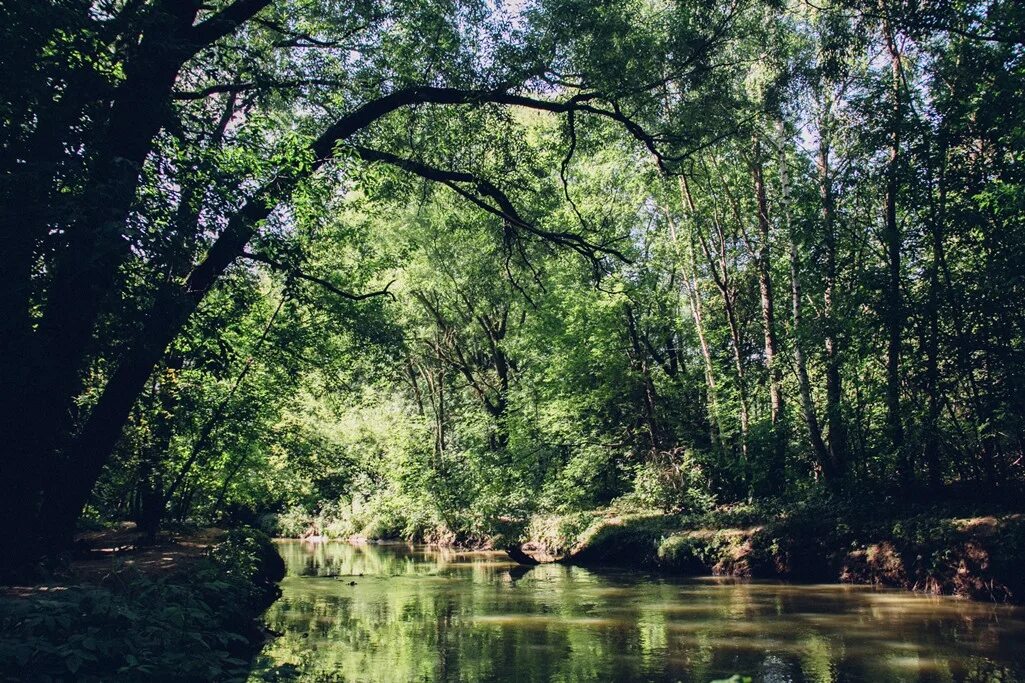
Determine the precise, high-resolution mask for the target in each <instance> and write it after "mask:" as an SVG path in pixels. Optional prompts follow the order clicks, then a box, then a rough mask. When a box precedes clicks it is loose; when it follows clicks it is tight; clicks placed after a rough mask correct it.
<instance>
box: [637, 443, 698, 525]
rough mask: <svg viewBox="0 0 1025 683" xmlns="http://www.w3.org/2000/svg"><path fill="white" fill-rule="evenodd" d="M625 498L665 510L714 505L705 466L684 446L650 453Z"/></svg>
mask: <svg viewBox="0 0 1025 683" xmlns="http://www.w3.org/2000/svg"><path fill="white" fill-rule="evenodd" d="M624 499H625V500H627V501H629V502H633V503H635V504H636V506H637V507H639V508H642V509H643V508H658V509H660V510H664V511H665V512H704V511H707V510H710V509H711V508H712V506H714V505H715V495H714V494H713V493H712V492H711V487H710V486H709V484H708V481H707V478H706V477H705V474H704V470H703V469H702V467H701V465H700V464H699V463H698V462H697V460H696V459H695V458H694V457H693V455H692V454H691V452H690V451H687V450H683V449H676V450H673V451H666V452H660V453H653V454H652V455H651V457H649V458H648V459H647V460H646V461H645V462H644V463H643V464H641V465H640V466H638V468H637V471H636V475H635V477H634V489H633V491H632V492H631V493H630V494H628V495H627V496H624Z"/></svg>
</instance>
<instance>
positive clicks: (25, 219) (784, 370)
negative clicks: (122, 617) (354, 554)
mask: <svg viewBox="0 0 1025 683" xmlns="http://www.w3.org/2000/svg"><path fill="white" fill-rule="evenodd" d="M0 16H2V17H3V21H2V22H0V35H2V44H3V46H4V47H3V49H2V50H0V121H2V128H0V167H2V170H0V238H2V242H0V243H2V245H3V246H2V254H0V259H2V263H3V264H4V275H3V277H2V278H0V288H2V291H0V307H2V310H0V344H2V349H0V415H3V419H2V420H0V443H2V444H3V452H2V455H0V529H2V532H3V537H4V540H5V543H4V545H5V556H4V558H3V569H4V571H3V572H2V574H3V575H4V576H5V577H7V578H8V579H11V577H16V578H17V577H24V576H26V574H28V575H31V574H32V573H33V572H35V571H38V567H40V566H49V567H52V566H59V565H60V564H61V562H65V561H67V558H68V557H69V556H70V555H72V554H73V548H74V541H75V538H76V533H79V532H82V531H88V530H95V529H101V528H109V527H110V526H111V525H115V524H120V523H124V522H134V523H135V525H136V526H137V528H138V529H139V530H141V531H143V532H145V533H146V534H147V535H148V536H149V538H151V539H155V538H157V537H158V535H160V534H162V533H165V532H169V531H174V530H177V529H182V528H186V527H188V526H189V525H192V526H193V527H195V526H197V525H198V526H211V525H217V526H236V525H238V524H243V523H244V524H250V525H254V526H262V527H263V528H264V529H265V530H266V531H268V532H269V533H271V534H273V535H278V536H292V537H300V536H311V535H312V536H316V537H329V538H336V539H353V538H355V539H371V540H373V539H402V540H406V541H411V542H418V543H433V544H439V545H449V546H461V547H477V548H480V547H494V548H504V547H507V546H517V547H518V545H519V544H521V543H523V542H525V541H529V540H532V539H534V540H536V539H537V538H538V533H539V531H538V530H539V529H543V528H544V527H545V526H546V525H548V526H549V527H550V526H551V525H553V524H554V525H558V524H562V525H563V527H566V525H567V524H569V525H570V526H572V524H570V522H567V521H566V520H574V519H576V520H577V521H576V522H572V523H574V524H579V525H581V526H586V523H587V520H584V521H580V520H581V519H583V518H581V517H580V515H598V516H601V515H606V516H607V515H608V514H612V513H615V514H621V515H629V514H633V513H640V512H644V513H645V514H648V517H646V518H645V519H647V520H648V521H649V522H650V521H651V520H652V519H662V520H664V519H667V518H671V517H672V518H674V519H679V518H680V516H681V515H682V516H686V515H692V516H693V515H704V516H705V517H704V518H703V519H705V520H708V519H713V520H714V519H716V517H715V516H716V515H717V514H718V515H727V516H728V515H730V514H733V515H737V514H742V515H748V516H753V517H758V518H759V519H761V518H762V517H764V518H769V517H772V518H777V517H779V516H780V515H782V516H783V517H786V515H787V511H788V510H793V509H794V508H799V507H800V506H801V505H806V506H811V507H809V508H808V509H809V510H813V511H814V510H819V511H821V510H828V511H831V512H832V513H835V514H837V515H839V516H840V517H841V518H842V519H841V521H843V519H846V517H847V516H848V515H853V516H854V517H857V518H858V519H862V518H865V517H873V515H875V516H876V517H882V516H886V515H889V517H887V519H892V518H894V517H900V516H901V515H905V514H906V515H911V514H919V513H920V512H921V511H922V510H941V511H942V514H944V515H947V514H948V511H951V510H953V511H966V512H965V513H964V514H996V513H1008V512H1011V513H1016V512H1020V511H1021V502H1020V501H1021V496H1022V494H1023V493H1025V5H1022V4H1021V3H1019V2H1017V1H1015V0H940V1H937V2H931V1H930V2H925V1H923V0H823V1H822V2H812V1H811V0H718V1H716V2H700V1H698V0H602V1H595V0H525V1H523V2H517V1H510V0H350V1H349V2H334V1H333V0H206V1H205V2H201V1H200V0H36V1H33V2H24V1H20V0H0ZM610 511H612V512H610ZM738 511H739V512H738ZM905 511H910V512H905ZM814 514H817V513H808V514H807V515H806V516H814ZM937 514H939V513H937ZM949 514H951V515H953V514H954V512H950V513H949ZM957 514H961V512H957ZM574 516H576V517H574ZM587 519H591V518H590V517H589V518H587ZM851 523H852V524H853V522H851ZM560 528H562V527H560ZM564 531H565V529H563V531H560V532H559V533H563V532H564ZM1016 533H1017V536H1015V537H1014V538H1015V539H1017V540H1016V541H1015V543H1017V545H1016V546H1015V547H1016V548H1017V549H1018V551H1017V552H1020V553H1025V532H1023V531H1021V530H1020V529H1019V530H1018V531H1017V532H1016ZM555 545H559V544H555ZM549 550H558V548H555V547H554V546H553V547H551V548H549ZM1018 559H1019V560H1020V556H1019V557H1018ZM34 568H35V569H34ZM1023 588H1025V587H1023ZM979 680H982V679H979Z"/></svg>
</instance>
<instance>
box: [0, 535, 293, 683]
mask: <svg viewBox="0 0 1025 683" xmlns="http://www.w3.org/2000/svg"><path fill="white" fill-rule="evenodd" d="M268 553H270V554H271V555H273V559H270V558H269V555H268ZM275 560H276V562H277V563H278V564H280V563H281V558H280V557H278V556H277V553H276V552H275V551H274V549H273V547H271V546H270V544H269V541H268V540H267V539H266V537H261V536H260V534H259V532H254V531H252V530H237V531H234V532H231V533H230V534H229V536H228V538H227V539H226V540H225V541H224V542H223V543H220V544H218V545H217V546H215V547H214V548H213V549H212V550H211V553H210V558H209V559H204V560H200V561H197V562H196V563H195V565H194V566H190V567H189V568H188V570H187V571H185V572H182V573H178V574H173V575H168V576H157V577H153V576H146V575H143V574H141V573H139V572H137V571H133V570H131V569H122V570H120V571H118V572H115V573H113V574H111V575H109V576H108V577H106V578H105V579H104V580H103V582H102V583H101V584H99V585H96V586H91V585H82V586H70V587H67V588H52V589H50V590H45V591H42V590H40V591H36V592H34V593H33V594H31V595H27V596H5V597H3V598H2V599H0V670H2V671H3V672H4V674H5V675H6V676H10V677H13V678H12V679H16V680H19V681H57V680H76V681H134V680H139V679H147V680H168V681H170V680H181V681H212V680H233V679H235V678H237V677H239V676H241V675H243V674H244V672H245V669H246V667H247V665H248V656H249V654H250V651H251V644H250V642H249V640H248V638H249V636H250V635H252V634H253V630H254V624H253V621H252V619H253V617H254V615H255V614H256V613H257V612H258V611H259V610H260V609H262V607H263V606H264V605H266V604H267V594H268V591H269V590H270V587H271V586H272V585H273V582H274V581H276V580H279V579H280V578H281V571H275V570H274V568H273V565H274V561H275ZM279 569H280V570H283V567H279Z"/></svg>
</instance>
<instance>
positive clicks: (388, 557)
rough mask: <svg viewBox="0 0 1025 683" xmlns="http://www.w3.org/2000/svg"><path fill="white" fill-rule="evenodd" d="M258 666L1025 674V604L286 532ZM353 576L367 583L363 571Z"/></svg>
mask: <svg viewBox="0 0 1025 683" xmlns="http://www.w3.org/2000/svg"><path fill="white" fill-rule="evenodd" d="M278 549H279V551H280V552H281V554H282V556H283V557H284V558H285V561H286V563H287V565H288V576H287V578H286V579H285V580H284V582H282V584H281V588H282V591H283V595H282V597H281V599H280V600H278V601H277V602H276V603H275V604H274V605H273V606H272V607H271V608H270V610H269V611H268V612H267V615H266V621H267V624H268V626H270V628H272V629H274V630H275V631H278V632H281V633H282V634H283V635H282V636H281V637H280V638H277V639H275V640H273V641H272V642H270V643H268V645H267V646H266V647H265V648H264V651H263V652H262V654H261V655H260V657H259V659H258V662H257V668H256V669H255V670H254V673H253V676H252V678H251V680H252V681H264V680H301V681H368V682H369V681H375V682H376V681H381V682H389V681H395V682H401V683H409V682H413V681H563V682H566V683H569V682H571V681H600V682H603V683H604V682H612V681H688V682H689V681H700V682H701V683H708V682H709V681H714V680H719V679H725V678H729V677H730V676H731V675H733V674H742V675H745V676H750V677H751V678H752V679H753V680H755V681H774V682H781V683H782V682H784V681H792V682H795V683H797V682H803V681H815V682H822V683H825V682H829V681H871V682H876V681H880V682H885V681H923V682H924V681H973V682H975V681H977V682H980V683H982V682H989V681H1001V682H1002V683H1015V682H1018V683H1025V611H1023V610H1021V609H1013V608H1008V607H1001V606H995V605H989V604H980V603H968V602H961V601H956V600H952V599H942V598H929V597H924V596H919V595H913V594H908V593H901V592H889V591H877V590H873V589H871V588H864V587H844V586H833V585H828V586H815V585H811V586H809V585H784V584H778V583H761V582H733V581H717V580H710V579H704V580H685V579H674V578H670V577H666V576H661V575H652V574H646V573H643V572H637V571H600V572H597V571H593V570H587V569H581V568H579V567H563V566H556V565H544V566H540V567H535V568H533V569H531V570H529V571H524V570H523V569H522V568H519V567H517V566H516V565H514V564H513V563H511V562H510V561H508V559H507V558H506V557H505V555H504V554H502V553H492V552H470V553H464V552H454V551H445V550H441V551H439V550H428V549H424V548H408V547H405V546H375V545H371V546H365V547H353V546H350V545H347V544H343V543H328V544H316V545H314V544H306V543H302V542H299V541H284V542H281V544H280V545H279V546H278ZM353 582H355V585H350V584H351V583H353Z"/></svg>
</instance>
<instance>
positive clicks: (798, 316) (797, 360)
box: [779, 123, 836, 483]
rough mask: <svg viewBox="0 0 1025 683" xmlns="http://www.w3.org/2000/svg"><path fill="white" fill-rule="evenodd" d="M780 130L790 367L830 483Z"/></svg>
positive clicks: (812, 443)
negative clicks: (811, 369) (811, 374)
mask: <svg viewBox="0 0 1025 683" xmlns="http://www.w3.org/2000/svg"><path fill="white" fill-rule="evenodd" d="M779 129H780V136H779V137H780V161H779V177H780V186H781V188H782V194H783V201H782V205H783V220H784V223H785V225H786V229H787V234H788V239H789V247H790V249H789V252H790V253H789V257H790V314H791V321H792V324H793V343H794V366H795V367H796V370H797V390H798V395H799V396H800V399H801V414H802V416H803V417H804V423H805V426H806V427H807V429H808V444H809V446H811V451H812V454H813V455H814V457H815V462H816V463H818V465H819V468H820V469H821V470H822V475H823V477H825V479H826V481H827V482H829V483H832V482H833V480H834V479H835V476H836V472H835V468H834V466H833V459H832V457H831V456H830V453H829V450H828V449H827V448H826V444H825V441H823V439H822V428H821V427H820V426H819V420H818V416H817V415H816V412H815V401H814V399H813V398H812V393H811V379H810V378H809V376H808V361H807V359H806V358H805V355H804V341H803V339H802V334H803V327H804V324H803V314H802V305H801V274H800V268H801V266H800V258H799V256H798V249H797V236H796V235H795V234H794V226H793V224H792V221H791V220H790V182H789V174H788V173H787V158H786V147H787V140H786V139H785V138H784V136H783V134H782V133H783V125H782V123H781V124H780V125H779Z"/></svg>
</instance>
